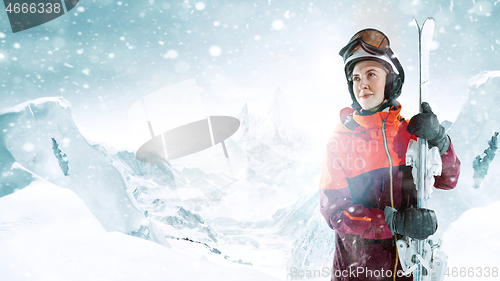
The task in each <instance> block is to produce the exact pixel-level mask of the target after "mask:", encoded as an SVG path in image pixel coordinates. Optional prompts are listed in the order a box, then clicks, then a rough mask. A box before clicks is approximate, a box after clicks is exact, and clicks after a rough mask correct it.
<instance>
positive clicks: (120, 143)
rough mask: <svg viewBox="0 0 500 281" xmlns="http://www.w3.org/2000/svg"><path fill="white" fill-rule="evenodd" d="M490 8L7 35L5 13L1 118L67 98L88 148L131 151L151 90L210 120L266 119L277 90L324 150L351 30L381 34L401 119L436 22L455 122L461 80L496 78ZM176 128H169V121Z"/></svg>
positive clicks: (370, 5) (161, 17)
mask: <svg viewBox="0 0 500 281" xmlns="http://www.w3.org/2000/svg"><path fill="white" fill-rule="evenodd" d="M499 6H500V5H499V4H497V1H449V0H448V1H418V0H401V1H373V0H372V1H364V0H363V1H347V0H338V1H326V0H321V1H295V0H280V1H275V0H265V1H263V0H259V1H247V0H238V1H228V0H210V1H201V0H196V1H158V0H149V1H129V0H123V1H111V0H99V1H92V0H83V1H80V3H79V4H78V6H77V7H76V8H75V9H73V10H72V11H70V12H69V13H68V14H66V15H64V16H62V17H59V18H57V19H55V20H53V21H51V22H49V23H47V24H44V25H41V26H38V27H35V28H32V29H29V30H26V31H22V32H18V33H15V34H13V33H12V31H11V30H10V26H9V22H8V19H7V16H6V12H5V10H4V7H3V6H2V7H1V9H0V14H3V15H5V16H2V17H0V31H1V33H0V90H1V92H0V96H1V99H0V109H4V108H7V107H11V106H14V105H16V104H18V103H21V102H24V101H26V100H30V99H35V98H39V97H46V96H62V97H64V98H65V99H67V100H68V101H69V102H70V103H71V104H72V112H73V116H74V120H75V122H76V124H77V125H78V127H79V129H80V131H81V132H82V133H83V134H84V136H85V137H87V138H88V139H90V140H93V141H97V142H105V143H108V144H109V145H112V146H115V147H117V148H131V149H137V148H138V146H140V145H141V143H140V141H139V140H138V139H137V138H134V137H133V136H132V135H131V130H130V129H129V122H128V111H129V109H130V108H131V106H132V105H133V104H134V103H135V102H137V101H139V100H140V98H141V97H144V96H145V95H148V94H150V93H152V92H154V91H156V90H158V89H161V88H164V87H167V86H169V85H172V84H175V83H178V82H181V81H185V80H188V79H192V78H195V79H196V82H197V84H198V87H199V91H200V95H201V99H202V101H203V104H204V106H205V110H206V113H207V114H210V115H230V116H236V114H237V113H238V112H239V111H240V110H241V108H242V107H243V105H244V104H245V103H248V107H249V111H250V112H254V113H257V114H265V112H266V110H267V108H268V107H269V106H270V103H271V101H272V95H273V93H274V92H275V91H276V90H277V89H278V88H281V90H282V91H283V93H284V94H285V96H286V97H287V99H288V102H289V106H290V108H291V110H292V113H293V115H294V118H295V120H296V121H297V123H298V124H299V125H300V126H302V127H306V128H308V129H309V130H310V132H311V133H313V134H314V135H316V136H317V138H318V139H324V138H326V137H327V136H328V135H329V134H330V133H331V132H332V127H333V126H334V124H335V122H336V116H337V114H338V111H339V110H340V109H341V108H342V107H346V106H349V105H350V98H349V94H348V91H347V87H346V81H345V78H344V74H343V70H342V69H343V64H342V59H341V57H340V56H338V51H339V50H340V48H341V47H342V46H343V45H344V44H345V43H346V42H347V41H348V40H349V38H350V37H351V36H352V35H353V34H354V33H355V32H356V31H358V30H360V29H362V28H366V27H374V28H378V29H380V30H382V31H383V32H384V33H386V34H387V35H388V36H389V38H390V41H391V46H392V48H393V50H394V51H395V53H396V54H397V55H398V57H399V58H400V61H401V62H402V64H403V67H404V69H405V71H406V74H407V80H406V83H405V86H404V88H403V93H402V96H401V98H400V101H401V103H402V104H403V115H404V117H407V118H410V117H411V116H412V115H413V114H415V113H416V112H417V109H418V105H417V102H418V61H417V59H418V58H417V32H416V29H415V27H413V26H412V25H411V23H412V17H416V18H417V20H418V21H419V22H420V23H422V22H423V21H424V19H425V18H426V17H428V16H429V17H434V18H435V19H436V34H435V37H434V39H435V42H434V44H433V46H434V50H433V51H432V52H431V57H430V60H431V69H430V73H431V84H430V88H431V95H430V96H429V97H427V98H425V99H426V100H428V101H429V102H430V103H431V105H432V106H433V109H434V111H435V112H436V113H437V115H438V117H439V119H440V120H441V121H442V120H450V121H454V119H455V118H456V117H457V115H458V112H459V110H460V108H461V106H462V105H463V103H464V102H465V101H466V100H467V98H468V89H467V85H468V80H469V79H470V78H471V77H473V76H474V75H476V74H478V73H481V72H483V71H491V70H499V69H498V68H499V66H500V56H499V54H498V49H499V48H500V26H499V22H500V20H499V19H500V15H499ZM172 118H174V117H172Z"/></svg>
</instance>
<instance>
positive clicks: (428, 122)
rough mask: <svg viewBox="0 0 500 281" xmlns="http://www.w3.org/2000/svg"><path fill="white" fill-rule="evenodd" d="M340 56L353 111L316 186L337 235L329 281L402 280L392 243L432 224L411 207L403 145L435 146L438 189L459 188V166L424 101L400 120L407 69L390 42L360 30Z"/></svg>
mask: <svg viewBox="0 0 500 281" xmlns="http://www.w3.org/2000/svg"><path fill="white" fill-rule="evenodd" d="M339 54H340V55H341V56H342V57H343V59H344V64H345V67H344V71H345V75H346V78H347V84H348V88H349V92H350V94H351V98H352V108H344V109H342V110H341V111H340V120H339V121H340V122H339V123H338V125H337V127H336V129H335V132H334V133H333V135H332V137H331V138H330V139H329V140H328V143H327V146H326V154H325V159H324V162H323V167H322V172H321V180H320V207H321V213H322V214H323V216H324V218H325V219H326V221H327V223H328V225H329V226H330V227H331V228H332V229H334V230H335V233H336V239H335V240H336V242H335V254H334V261H333V270H332V280H412V277H411V276H410V277H405V276H401V266H400V265H399V262H398V258H397V254H396V247H395V239H397V238H399V237H401V236H403V235H406V236H409V237H412V238H417V239H425V238H427V237H429V236H430V235H432V234H433V233H434V232H435V231H436V229H437V220H436V216H435V214H434V212H433V211H432V210H428V209H423V208H417V207H416V206H417V195H416V188H415V184H414V183H413V177H412V174H411V167H409V166H406V165H405V155H406V151H407V148H408V143H409V141H410V140H411V139H416V138H417V137H420V138H423V139H426V140H427V142H428V144H429V147H433V146H437V147H438V149H439V152H440V154H441V160H442V163H443V165H442V174H441V176H439V177H435V184H434V186H435V187H436V188H440V189H452V188H454V187H455V186H456V184H457V180H458V175H459V172H460V161H459V160H458V158H457V156H456V155H455V151H454V149H453V145H452V144H451V140H450V138H449V137H448V136H447V135H446V134H445V130H444V128H443V127H442V126H441V125H440V124H439V122H438V119H437V117H436V115H435V114H434V113H433V112H432V110H431V108H430V106H429V105H428V104H427V103H422V105H421V106H422V113H419V114H417V115H415V116H413V118H411V120H410V121H407V120H405V119H404V118H403V117H401V115H400V111H401V104H400V103H399V102H398V101H397V100H396V99H397V98H398V97H399V95H400V93H401V88H402V86H403V82H404V71H403V68H402V66H401V64H400V63H399V61H398V59H397V58H396V56H395V55H394V53H393V52H392V50H391V48H390V46H389V39H388V38H387V36H385V35H384V34H383V33H382V32H380V31H378V30H375V29H365V30H361V31H359V32H358V33H356V34H355V35H354V36H353V37H352V38H351V40H350V41H349V43H348V44H347V45H346V46H345V47H344V48H342V50H340V53H339ZM398 271H399V272H398ZM396 276H398V277H396Z"/></svg>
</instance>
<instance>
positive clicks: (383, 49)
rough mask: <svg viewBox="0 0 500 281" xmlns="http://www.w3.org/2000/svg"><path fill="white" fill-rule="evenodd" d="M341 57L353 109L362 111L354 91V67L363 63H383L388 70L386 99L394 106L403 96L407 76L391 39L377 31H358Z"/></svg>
mask: <svg viewBox="0 0 500 281" xmlns="http://www.w3.org/2000/svg"><path fill="white" fill-rule="evenodd" d="M339 55H340V56H341V57H342V58H343V59H344V72H345V75H346V79H347V85H348V89H349V93H350V94H351V99H352V105H351V106H352V108H353V109H355V110H356V111H358V112H359V111H360V110H361V106H360V105H359V103H358V101H357V100H356V97H355V96H354V91H353V81H352V77H351V75H352V71H353V69H354V66H355V65H356V64H357V63H358V62H361V61H365V60H374V61H377V62H379V63H381V64H382V65H383V66H384V67H385V68H386V69H387V70H388V73H387V76H386V84H385V90H384V98H385V99H386V100H387V101H388V102H389V104H392V102H393V101H395V100H396V99H397V98H398V97H399V95H400V94H401V88H402V87H403V83H404V80H405V74H404V70H403V67H402V66H401V63H400V62H399V60H398V58H397V57H396V55H395V54H394V53H393V52H392V50H391V48H390V45H389V38H388V37H387V36H386V35H385V34H383V33H382V32H381V31H379V30H376V29H372V28H370V29H363V30H360V31H358V32H357V33H356V34H355V35H354V36H353V37H352V38H351V40H349V43H348V44H347V45H346V46H345V47H344V48H342V49H341V50H340V52H339Z"/></svg>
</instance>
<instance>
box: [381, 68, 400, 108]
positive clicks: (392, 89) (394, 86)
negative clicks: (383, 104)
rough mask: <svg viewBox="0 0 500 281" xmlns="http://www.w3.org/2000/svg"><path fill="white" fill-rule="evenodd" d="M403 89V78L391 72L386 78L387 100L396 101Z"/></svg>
mask: <svg viewBox="0 0 500 281" xmlns="http://www.w3.org/2000/svg"><path fill="white" fill-rule="evenodd" d="M402 87H403V81H402V80H401V77H400V76H399V75H397V74H396V73H394V72H393V71H390V72H389V73H387V76H386V84H385V93H384V95H385V98H386V99H387V100H388V101H394V100H396V99H397V98H398V97H399V95H400V94H401V88H402Z"/></svg>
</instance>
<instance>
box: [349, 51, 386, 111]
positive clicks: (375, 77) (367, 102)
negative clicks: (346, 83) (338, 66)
mask: <svg viewBox="0 0 500 281" xmlns="http://www.w3.org/2000/svg"><path fill="white" fill-rule="evenodd" d="M386 76H387V72H386V70H385V68H384V66H383V65H382V64H381V63H379V62H377V61H373V60H365V61H361V62H358V63H357V64H356V65H355V66H354V70H353V71H352V81H353V85H352V87H353V92H354V96H355V97H356V100H357V101H358V103H359V105H361V107H362V108H363V109H364V110H370V111H376V110H377V109H378V108H379V107H380V106H381V105H382V104H384V103H385V102H386V101H385V99H384V90H385V78H386Z"/></svg>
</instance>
